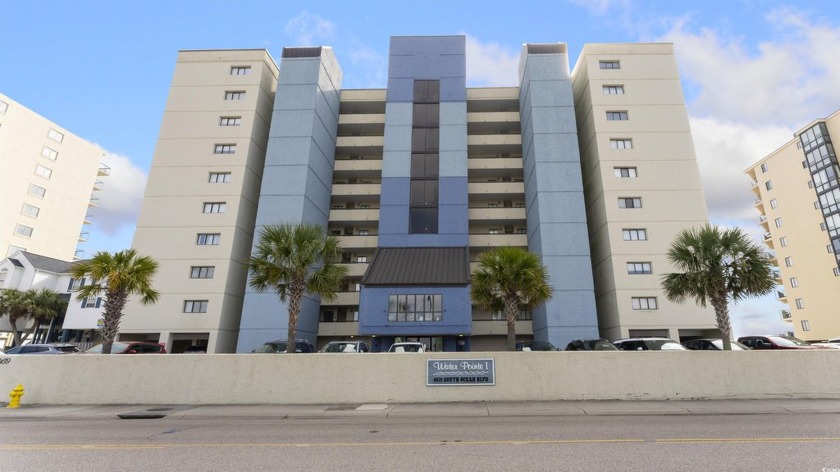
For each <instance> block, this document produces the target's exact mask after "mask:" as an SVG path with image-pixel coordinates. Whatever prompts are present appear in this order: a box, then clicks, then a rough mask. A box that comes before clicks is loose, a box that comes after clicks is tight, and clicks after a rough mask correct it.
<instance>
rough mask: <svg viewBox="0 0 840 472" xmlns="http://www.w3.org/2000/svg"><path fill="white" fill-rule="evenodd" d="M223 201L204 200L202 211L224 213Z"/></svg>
mask: <svg viewBox="0 0 840 472" xmlns="http://www.w3.org/2000/svg"><path fill="white" fill-rule="evenodd" d="M225 207H226V205H225V202H205V203H204V210H203V212H204V213H224V212H225Z"/></svg>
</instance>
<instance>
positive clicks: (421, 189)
mask: <svg viewBox="0 0 840 472" xmlns="http://www.w3.org/2000/svg"><path fill="white" fill-rule="evenodd" d="M437 204H438V181H437V180H412V181H411V206H436V205H437Z"/></svg>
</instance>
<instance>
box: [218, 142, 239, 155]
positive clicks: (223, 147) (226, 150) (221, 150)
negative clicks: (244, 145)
mask: <svg viewBox="0 0 840 472" xmlns="http://www.w3.org/2000/svg"><path fill="white" fill-rule="evenodd" d="M213 154H236V144H217V145H215V146H214V147H213Z"/></svg>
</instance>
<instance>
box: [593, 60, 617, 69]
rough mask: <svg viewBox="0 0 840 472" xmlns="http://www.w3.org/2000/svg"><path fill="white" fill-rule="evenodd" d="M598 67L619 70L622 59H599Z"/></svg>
mask: <svg viewBox="0 0 840 472" xmlns="http://www.w3.org/2000/svg"><path fill="white" fill-rule="evenodd" d="M598 68H599V69H601V70H618V69H621V61H618V60H604V61H598Z"/></svg>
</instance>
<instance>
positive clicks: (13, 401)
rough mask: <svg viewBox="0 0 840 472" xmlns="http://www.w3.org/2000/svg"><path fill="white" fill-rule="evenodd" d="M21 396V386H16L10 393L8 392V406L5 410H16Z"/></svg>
mask: <svg viewBox="0 0 840 472" xmlns="http://www.w3.org/2000/svg"><path fill="white" fill-rule="evenodd" d="M22 396H23V385H22V384H18V385H17V387H15V388H14V389H13V390H12V391H11V392H9V404H8V405H7V406H6V408H17V407H19V406H20V397H22Z"/></svg>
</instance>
